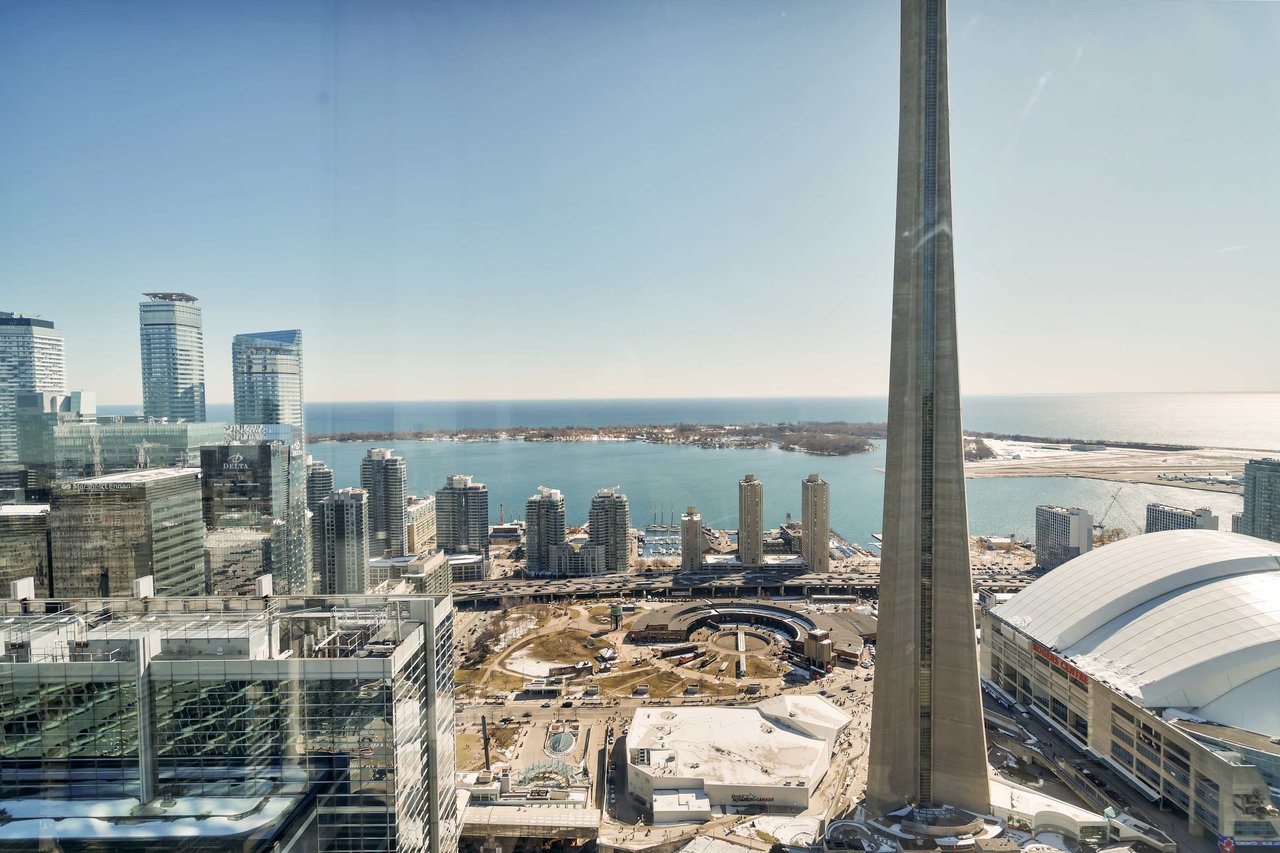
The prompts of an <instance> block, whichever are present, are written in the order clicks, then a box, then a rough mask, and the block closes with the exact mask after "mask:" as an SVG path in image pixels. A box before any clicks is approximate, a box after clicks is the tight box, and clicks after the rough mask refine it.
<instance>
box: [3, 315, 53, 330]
mask: <svg viewBox="0 0 1280 853" xmlns="http://www.w3.org/2000/svg"><path fill="white" fill-rule="evenodd" d="M0 326H25V327H27V328H38V329H52V328H53V321H52V320H42V319H40V318H39V317H27V316H25V315H23V314H14V313H12V312H10V311H0Z"/></svg>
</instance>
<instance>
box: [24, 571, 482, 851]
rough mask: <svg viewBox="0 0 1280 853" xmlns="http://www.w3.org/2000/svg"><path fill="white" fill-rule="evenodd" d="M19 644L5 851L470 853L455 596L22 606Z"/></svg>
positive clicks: (83, 602) (122, 601) (110, 601)
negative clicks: (462, 783) (459, 732)
mask: <svg viewBox="0 0 1280 853" xmlns="http://www.w3.org/2000/svg"><path fill="white" fill-rule="evenodd" d="M59 608H65V609H59ZM47 611H48V615H46V612H47ZM0 644H2V645H3V647H4V648H5V650H6V654H5V655H4V656H3V657H0V807H2V808H4V809H5V810H6V812H7V814H8V817H9V818H10V819H9V820H7V821H6V822H4V823H0V848H3V849H5V850H15V849H17V850H33V851H34V850H39V849H49V846H50V844H51V843H56V846H57V849H61V850H98V849H101V850H113V851H137V850H164V849H182V850H194V851H202V853H204V852H205V851H218V853H221V851H227V853H230V852H231V851H257V850H284V849H289V850H313V851H321V853H349V851H350V852H352V853H353V852H354V851H369V850H385V851H401V853H418V851H422V853H425V851H432V853H437V851H438V853H453V851H456V850H457V845H458V834H459V827H458V816H457V810H456V793H455V788H454V776H453V773H454V768H453V765H454V745H453V738H454V712H453V688H454V671H453V607H452V603H451V601H450V599H449V598H448V597H447V596H446V597H443V598H440V599H434V600H433V599H432V598H429V597H425V596H419V597H413V598H403V599H397V598H387V597H365V596H359V597H333V598H317V597H308V598H305V599H304V598H300V597H294V598H291V597H280V596H277V597H273V598H271V599H269V600H264V599H262V598H182V599H162V598H155V599H130V598H126V599H96V600H93V599H91V600H78V601H71V602H44V601H34V602H32V601H28V602H17V601H13V602H8V601H6V602H0ZM65 818H74V819H70V820H68V819H65Z"/></svg>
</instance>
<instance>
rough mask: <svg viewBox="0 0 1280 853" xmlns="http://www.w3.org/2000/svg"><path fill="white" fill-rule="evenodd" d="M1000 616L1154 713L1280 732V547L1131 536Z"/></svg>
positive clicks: (1230, 538) (1184, 535)
mask: <svg viewBox="0 0 1280 853" xmlns="http://www.w3.org/2000/svg"><path fill="white" fill-rule="evenodd" d="M992 612H993V614H994V615H995V616H997V617H999V618H1000V619H1002V620H1003V621H1005V622H1006V623H1008V624H1010V625H1013V626H1014V627H1016V628H1018V629H1019V630H1021V631H1023V632H1025V633H1026V634H1028V635H1030V636H1031V637H1032V638H1034V639H1035V640H1037V641H1038V642H1039V643H1041V644H1042V645H1044V646H1047V647H1049V648H1051V649H1053V650H1054V651H1056V652H1057V653H1058V654H1060V655H1062V656H1063V657H1065V658H1067V659H1068V660H1070V661H1071V662H1072V663H1073V664H1075V665H1076V666H1077V667H1079V668H1080V669H1081V670H1083V671H1084V672H1085V673H1087V674H1088V675H1090V676H1091V677H1093V678H1096V679H1097V680H1099V681H1102V682H1104V683H1106V684H1109V685H1110V686H1111V687H1112V688H1114V689H1116V690H1118V691H1119V692H1121V693H1124V694H1125V695H1127V696H1129V697H1130V698H1131V699H1134V700H1135V701H1138V702H1140V703H1141V704H1142V705H1144V706H1145V707H1147V708H1151V709H1165V708H1175V709H1179V710H1184V711H1186V712H1188V713H1190V714H1191V715H1193V716H1196V717H1199V718H1202V719H1204V720H1207V721H1209V722H1215V723H1222V724H1224V725H1230V726H1236V727H1238V728H1242V729H1247V730H1249V731H1254V732H1261V733H1270V734H1275V733H1277V732H1280V544H1278V543H1275V542H1268V541H1265V540H1263V539H1255V538H1253V537H1251V536H1241V535H1238V534H1235V533H1226V532H1222V531H1217V530H1172V531H1166V532H1163V533H1149V534H1146V535H1143V536H1136V537H1133V538H1131V539H1124V540H1121V541H1119V542H1116V543H1114V544H1111V545H1107V546H1106V547H1104V548H1099V549H1098V550H1096V551H1090V552H1089V553H1087V554H1084V555H1082V556H1080V557H1076V558H1075V559H1074V560H1070V561H1068V562H1066V563H1064V564H1063V565H1061V566H1059V567H1058V568H1056V569H1054V570H1053V571H1051V572H1050V573H1049V574H1047V575H1045V576H1044V577H1043V578H1040V579H1039V580H1037V581H1036V582H1035V583H1033V584H1031V586H1029V587H1027V589H1026V590H1024V591H1023V592H1021V593H1019V594H1018V595H1016V596H1014V597H1013V598H1012V599H1010V600H1009V601H1008V602H1006V603H1005V604H1002V605H1000V606H999V607H997V608H995V609H994V610H993V611H992Z"/></svg>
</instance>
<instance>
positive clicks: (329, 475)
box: [307, 456, 333, 512]
mask: <svg viewBox="0 0 1280 853" xmlns="http://www.w3.org/2000/svg"><path fill="white" fill-rule="evenodd" d="M332 491H333V469H332V468H330V467H329V466H328V465H326V464H325V463H324V462H321V461H320V460H319V459H312V458H311V457H310V456H308V457H307V509H309V510H311V511H312V512H315V511H316V507H317V506H319V505H320V501H322V500H324V499H325V498H327V497H329V493H330V492H332Z"/></svg>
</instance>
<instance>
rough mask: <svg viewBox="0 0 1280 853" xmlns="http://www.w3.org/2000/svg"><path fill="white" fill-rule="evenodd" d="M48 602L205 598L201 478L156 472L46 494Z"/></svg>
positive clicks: (112, 476)
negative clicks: (150, 592)
mask: <svg viewBox="0 0 1280 853" xmlns="http://www.w3.org/2000/svg"><path fill="white" fill-rule="evenodd" d="M49 539H50V543H51V547H52V554H53V560H52V565H53V594H54V595H56V596H65V597H78V596H95V595H131V594H133V582H134V581H135V580H138V579H139V578H142V577H145V576H148V575H150V576H152V577H153V578H154V580H155V593H156V595H201V594H203V593H204V590H205V585H204V524H203V523H202V522H201V519H200V472H199V471H196V470H193V469H189V468H188V469H180V468H178V469H175V468H158V469H151V470H144V471H126V472H124V473H120V474H108V475H106V476H103V477H94V478H91V479H88V480H75V481H73V482H69V483H58V484H57V485H55V486H54V487H53V489H52V490H51V492H50V510H49Z"/></svg>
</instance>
